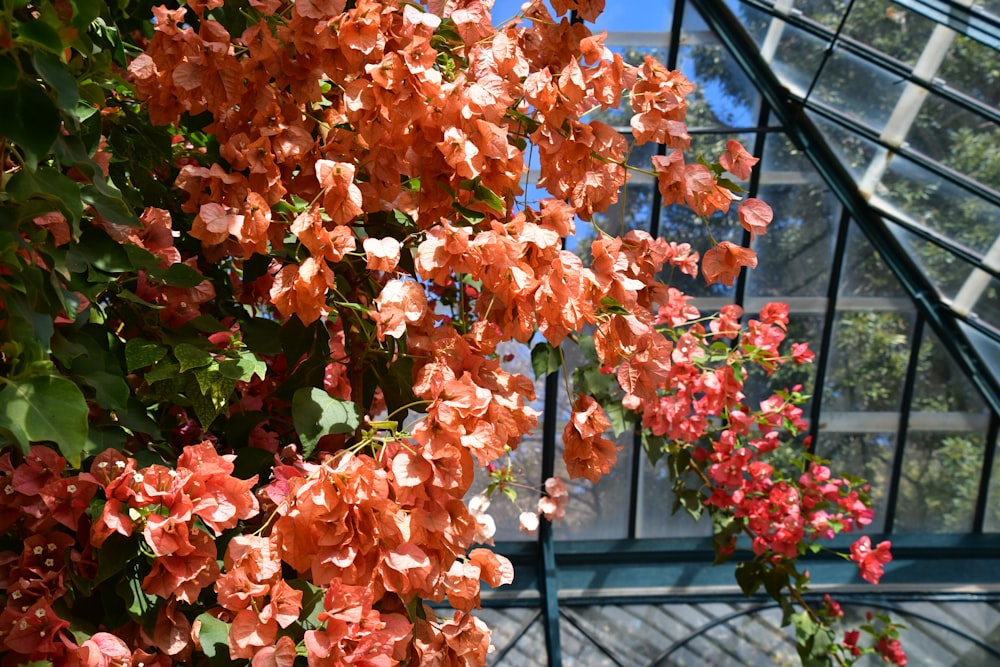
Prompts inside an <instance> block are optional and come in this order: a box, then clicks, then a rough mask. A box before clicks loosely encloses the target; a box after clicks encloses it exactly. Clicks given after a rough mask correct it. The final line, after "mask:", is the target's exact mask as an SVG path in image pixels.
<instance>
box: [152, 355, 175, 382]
mask: <svg viewBox="0 0 1000 667" xmlns="http://www.w3.org/2000/svg"><path fill="white" fill-rule="evenodd" d="M180 371H181V367H180V365H179V364H177V363H175V362H173V361H172V360H170V359H164V360H163V361H160V362H158V363H157V364H156V365H155V366H153V369H152V370H151V371H149V372H148V373H146V375H145V380H146V382H148V383H149V384H153V383H154V382H160V381H161V380H175V379H177V375H178V373H180Z"/></svg>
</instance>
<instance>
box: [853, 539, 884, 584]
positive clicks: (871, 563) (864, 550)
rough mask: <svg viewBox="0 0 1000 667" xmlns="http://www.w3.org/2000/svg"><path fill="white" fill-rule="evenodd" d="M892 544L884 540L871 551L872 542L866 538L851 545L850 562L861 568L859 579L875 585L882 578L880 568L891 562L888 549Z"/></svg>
mask: <svg viewBox="0 0 1000 667" xmlns="http://www.w3.org/2000/svg"><path fill="white" fill-rule="evenodd" d="M890 546H892V544H891V543H890V542H889V541H888V540H886V541H884V542H880V543H879V545H878V546H877V547H875V548H874V549H872V541H871V540H870V539H869V538H868V537H867V536H866V537H862V538H860V539H859V540H858V541H857V542H855V543H854V544H852V545H851V560H853V561H854V562H855V563H857V564H858V567H859V568H861V578H862V579H864V580H865V581H869V582H871V583H873V584H877V583H878V581H879V579H881V578H882V566H883V565H885V564H886V563H888V562H889V561H891V560H892V554H890V553H889V547H890Z"/></svg>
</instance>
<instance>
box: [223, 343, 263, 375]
mask: <svg viewBox="0 0 1000 667" xmlns="http://www.w3.org/2000/svg"><path fill="white" fill-rule="evenodd" d="M219 372H220V373H222V374H223V375H224V376H226V377H227V378H230V379H232V380H240V381H242V382H249V381H250V380H252V379H253V376H254V375H256V376H257V377H259V378H260V379H261V380H263V379H264V377H265V375H266V374H267V364H266V363H265V362H264V361H261V360H260V359H258V358H257V356H256V355H255V354H254V353H253V352H245V351H244V352H240V356H239V359H227V360H225V361H223V362H221V363H220V364H219Z"/></svg>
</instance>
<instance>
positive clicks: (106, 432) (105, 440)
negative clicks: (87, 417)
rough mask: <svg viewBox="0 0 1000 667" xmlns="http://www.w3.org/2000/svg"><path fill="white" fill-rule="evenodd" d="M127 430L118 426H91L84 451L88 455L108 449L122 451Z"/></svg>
mask: <svg viewBox="0 0 1000 667" xmlns="http://www.w3.org/2000/svg"><path fill="white" fill-rule="evenodd" d="M125 442H126V437H125V431H123V430H121V429H120V428H118V427H117V426H115V427H111V428H91V429H90V431H89V432H88V433H87V446H86V447H85V448H84V451H86V452H87V454H88V455H91V454H93V455H97V454H100V453H101V452H103V451H104V450H106V449H116V450H118V451H121V450H123V449H124V448H125Z"/></svg>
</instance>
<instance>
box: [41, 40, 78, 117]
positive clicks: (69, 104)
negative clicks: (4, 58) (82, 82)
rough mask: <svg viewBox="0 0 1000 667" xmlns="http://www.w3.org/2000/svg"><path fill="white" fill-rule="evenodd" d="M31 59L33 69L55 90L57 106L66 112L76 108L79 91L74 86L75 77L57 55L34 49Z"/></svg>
mask: <svg viewBox="0 0 1000 667" xmlns="http://www.w3.org/2000/svg"><path fill="white" fill-rule="evenodd" d="M31 61H32V62H33V63H34V64H35V69H36V70H37V71H38V73H39V74H41V76H42V78H43V79H44V80H45V83H47V84H49V85H50V86H52V89H53V90H55V91H56V102H57V103H58V104H59V108H60V109H62V110H63V111H65V112H67V113H72V112H73V111H74V109H76V103H77V102H79V101H80V91H79V90H78V89H77V87H76V79H75V78H73V75H72V74H70V72H69V70H68V69H66V66H65V65H64V64H63V63H62V61H61V60H59V58H58V56H55V55H53V54H51V53H48V52H46V51H40V50H35V51H34V53H32V54H31Z"/></svg>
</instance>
